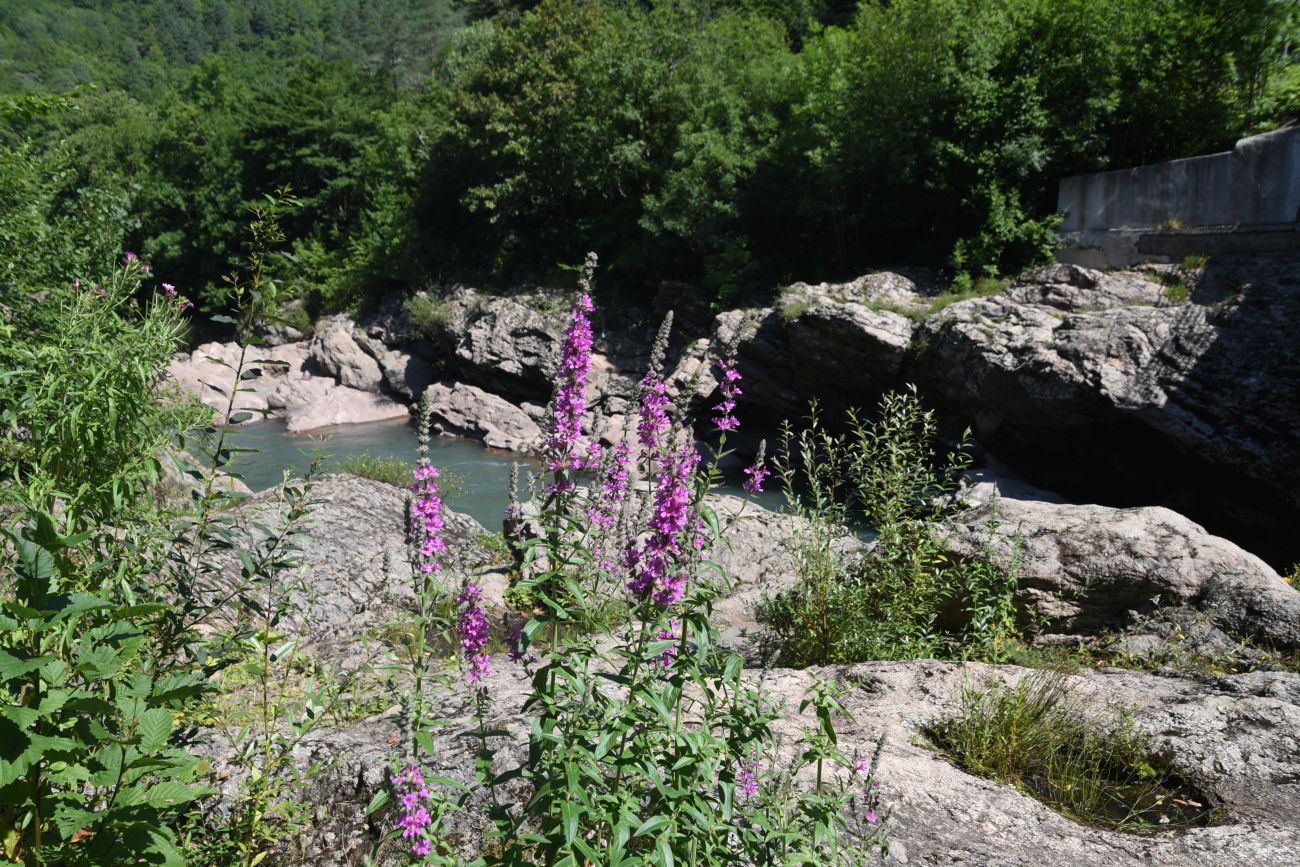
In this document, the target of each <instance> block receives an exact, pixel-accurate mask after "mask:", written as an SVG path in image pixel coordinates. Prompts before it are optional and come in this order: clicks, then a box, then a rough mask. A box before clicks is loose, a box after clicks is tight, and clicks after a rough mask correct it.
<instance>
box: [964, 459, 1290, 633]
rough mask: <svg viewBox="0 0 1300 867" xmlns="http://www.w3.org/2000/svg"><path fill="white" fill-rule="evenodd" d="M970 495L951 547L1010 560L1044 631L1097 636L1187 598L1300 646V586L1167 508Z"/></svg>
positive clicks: (1216, 615) (1222, 619) (1226, 620)
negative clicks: (1298, 588) (989, 552)
mask: <svg viewBox="0 0 1300 867" xmlns="http://www.w3.org/2000/svg"><path fill="white" fill-rule="evenodd" d="M971 497H972V499H973V500H975V504H974V505H973V506H972V507H971V508H969V509H967V510H966V511H965V512H963V513H962V514H961V516H960V517H959V519H958V520H959V521H960V523H959V524H958V527H957V530H956V531H955V532H953V533H952V534H951V535H950V536H949V537H948V538H947V545H948V546H949V547H950V548H951V549H952V550H953V551H954V552H956V553H958V554H960V555H962V556H966V557H976V556H980V555H981V554H982V553H983V552H985V551H986V550H991V551H992V552H993V553H994V555H995V556H996V557H997V558H998V559H999V560H1001V561H1003V562H1007V563H1010V562H1013V561H1014V562H1015V563H1016V564H1017V568H1018V570H1019V576H1020V587H1019V590H1018V592H1017V599H1018V602H1019V603H1020V605H1021V606H1022V607H1023V608H1025V609H1028V610H1032V611H1034V612H1037V615H1038V616H1039V617H1041V618H1044V619H1045V621H1046V624H1045V626H1044V636H1047V637H1051V636H1054V635H1093V634H1096V633H1098V632H1100V631H1103V630H1106V629H1113V628H1117V627H1121V626H1124V625H1126V624H1127V623H1128V622H1129V621H1130V620H1131V618H1132V616H1133V615H1134V614H1135V613H1141V612H1150V611H1151V610H1152V609H1153V608H1155V607H1157V606H1173V607H1179V606H1187V607H1191V608H1194V609H1196V610H1199V611H1202V612H1205V613H1206V614H1207V615H1208V617H1209V619H1210V620H1211V622H1212V623H1213V624H1214V625H1215V626H1217V627H1219V628H1220V629H1222V630H1224V631H1226V632H1229V633H1235V634H1238V635H1242V636H1249V637H1252V638H1254V639H1257V640H1260V641H1262V642H1265V643H1267V644H1269V645H1272V646H1275V647H1278V648H1297V647H1300V591H1297V590H1296V589H1294V588H1292V587H1290V586H1289V585H1288V584H1287V583H1286V582H1285V581H1283V580H1282V579H1281V578H1280V577H1279V576H1278V575H1277V573H1276V572H1274V571H1273V570H1272V569H1271V568H1270V567H1269V566H1268V564H1266V563H1265V562H1264V561H1263V560H1261V559H1259V558H1258V557H1256V556H1255V555H1253V554H1249V553H1247V552H1246V551H1243V550H1242V549H1241V548H1239V547H1237V546H1236V545H1234V544H1233V543H1231V542H1229V541H1228V540H1227V539H1222V538H1220V537H1218V536H1212V535H1210V534H1209V533H1207V532H1206V531H1205V530H1204V529H1203V528H1201V527H1200V526H1198V525H1197V524H1194V523H1192V522H1191V521H1189V520H1188V519H1187V518H1184V517H1183V516H1182V515H1179V514H1177V513H1175V512H1171V511H1170V510H1169V509H1165V508H1160V507H1142V508H1130V509H1112V508H1107V507H1105V506H1095V505H1068V504H1062V503H1050V502H1043V501H1038V500H1016V499H1010V498H1006V497H999V496H996V488H994V487H993V486H992V485H989V484H981V485H977V486H976V487H975V488H974V489H973V490H972V491H971Z"/></svg>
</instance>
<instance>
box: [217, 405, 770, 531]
mask: <svg viewBox="0 0 1300 867" xmlns="http://www.w3.org/2000/svg"><path fill="white" fill-rule="evenodd" d="M235 431H236V433H235V437H236V439H235V442H234V445H236V446H240V447H242V448H254V449H257V453H255V454H252V453H250V454H241V455H239V461H238V463H237V464H236V465H235V466H234V467H233V469H234V470H235V471H236V472H238V473H239V474H240V475H241V476H243V477H244V481H245V482H246V483H247V484H248V486H249V487H250V488H252V489H253V490H254V491H264V490H266V489H267V488H271V487H274V486H275V485H276V484H278V483H279V482H280V479H281V478H282V477H283V476H284V473H285V472H286V471H289V472H290V473H293V474H295V475H297V474H301V473H303V472H305V471H306V469H307V467H308V466H309V465H310V464H311V460H312V454H313V452H314V450H316V449H319V450H320V451H321V454H322V455H324V456H325V470H326V471H327V472H328V471H329V470H331V469H332V468H334V467H335V466H337V464H338V461H339V459H341V458H344V457H346V456H348V455H363V454H369V455H374V456H376V457H396V458H401V459H402V460H404V461H406V462H407V463H414V462H415V445H416V443H415V426H414V425H412V424H411V423H410V422H408V421H406V420H404V419H396V420H393V421H377V422H368V423H366V424H348V425H338V426H337V427H332V428H324V429H322V430H320V431H316V432H314V433H312V434H291V433H289V432H288V431H287V430H285V427H284V423H283V422H279V421H274V420H271V421H264V422H257V423H255V424H251V425H248V426H246V427H239V428H236V429H235ZM429 459H430V460H431V461H433V463H434V464H435V465H436V466H437V467H438V469H439V470H441V471H443V472H446V473H450V474H451V475H453V476H455V477H457V478H459V479H460V480H462V481H461V484H460V485H459V489H458V490H456V491H455V494H454V496H449V497H448V499H447V505H448V506H449V507H450V508H452V509H455V510H456V511H458V512H464V513H465V514H468V515H470V516H471V517H473V518H474V519H476V520H477V521H478V522H479V523H481V524H482V525H483V526H485V527H487V528H488V529H489V530H498V529H500V527H501V518H502V515H503V513H504V512H505V509H506V505H507V504H508V503H509V501H510V497H509V493H508V490H509V486H510V465H511V464H513V463H518V464H520V478H521V481H526V480H527V476H528V472H529V470H537V469H539V468H540V467H541V464H540V462H538V461H537V460H536V459H535V458H530V457H527V456H525V455H520V454H516V453H515V452H505V451H500V450H497V449H489V448H486V447H484V445H483V444H482V443H480V442H478V441H477V440H467V439H457V438H453V437H434V438H433V439H432V440H430V442H429ZM734 481H735V484H731V485H727V486H725V487H724V488H723V489H722V490H724V491H726V492H727V493H732V494H740V493H742V491H741V490H740V487H739V481H740V480H739V479H736V480H734ZM773 481H774V480H773V479H768V482H769V483H772V482H773ZM758 500H759V502H760V503H761V504H762V505H763V506H766V507H767V508H769V509H779V508H780V507H781V505H782V503H784V502H785V500H784V498H783V497H782V496H781V495H780V494H777V493H775V492H771V491H769V492H768V493H765V494H761V495H760V496H759V497H758Z"/></svg>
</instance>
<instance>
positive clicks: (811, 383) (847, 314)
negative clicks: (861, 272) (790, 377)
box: [779, 271, 927, 408]
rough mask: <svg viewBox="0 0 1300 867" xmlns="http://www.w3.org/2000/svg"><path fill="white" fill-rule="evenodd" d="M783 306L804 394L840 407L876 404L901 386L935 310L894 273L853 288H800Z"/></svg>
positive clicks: (792, 288)
mask: <svg viewBox="0 0 1300 867" xmlns="http://www.w3.org/2000/svg"><path fill="white" fill-rule="evenodd" d="M780 303H781V306H780V308H779V309H780V311H781V313H782V315H783V317H784V319H785V328H786V339H787V340H788V342H789V346H790V354H791V361H792V364H793V369H794V377H795V379H794V385H795V388H796V390H797V391H799V392H801V393H803V394H816V395H818V396H819V397H821V398H822V399H823V401H824V402H827V403H828V404H830V405H831V406H833V407H837V408H845V407H847V406H854V405H860V404H862V403H864V402H870V403H874V402H875V398H874V396H875V395H878V394H880V393H882V392H884V391H886V390H888V389H889V388H891V387H893V386H894V385H896V384H897V383H898V382H899V380H900V378H901V375H902V372H903V364H904V362H905V360H906V357H907V350H908V345H909V344H910V342H911V340H912V331H913V329H914V328H915V326H916V319H917V318H918V317H919V315H920V314H921V313H923V312H924V311H925V309H926V307H927V302H926V301H925V299H924V298H922V297H921V295H920V294H919V291H918V289H917V286H916V284H915V283H913V282H912V281H911V280H909V279H908V278H906V277H904V276H902V275H900V274H895V273H892V272H888V271H884V272H880V273H876V274H869V275H867V276H864V277H859V278H858V279H857V280H854V281H852V282H849V283H839V284H831V283H821V284H817V285H809V284H807V283H796V284H794V285H792V286H790V287H789V288H788V289H786V291H785V293H784V294H783V295H782V296H781V302H780ZM864 396H871V397H870V398H868V400H867V401H864V400H863V397H864ZM845 398H848V400H845Z"/></svg>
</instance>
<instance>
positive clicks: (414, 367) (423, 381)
mask: <svg viewBox="0 0 1300 867" xmlns="http://www.w3.org/2000/svg"><path fill="white" fill-rule="evenodd" d="M379 367H380V368H381V369H382V370H383V372H384V382H385V383H386V384H387V385H388V388H389V390H390V391H392V392H394V393H395V394H400V395H401V396H402V397H404V398H406V399H407V400H410V401H414V400H417V399H419V397H420V395H422V394H424V390H425V389H426V388H428V387H429V384H430V383H432V382H433V380H434V370H433V365H432V364H430V363H429V362H427V361H425V360H424V359H423V358H421V357H420V356H418V355H413V354H411V353H409V352H405V351H403V350H401V349H386V350H384V351H383V352H382V353H381V354H380V355H379Z"/></svg>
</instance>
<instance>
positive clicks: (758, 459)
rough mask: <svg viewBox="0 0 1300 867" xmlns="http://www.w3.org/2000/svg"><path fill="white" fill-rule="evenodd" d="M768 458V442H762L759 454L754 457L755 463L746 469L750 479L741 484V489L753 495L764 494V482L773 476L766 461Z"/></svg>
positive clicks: (759, 445) (759, 446)
mask: <svg viewBox="0 0 1300 867" xmlns="http://www.w3.org/2000/svg"><path fill="white" fill-rule="evenodd" d="M766 457H767V440H762V441H761V442H759V444H758V454H757V455H755V456H754V463H753V464H751V465H750V466H748V467H745V475H747V476H749V478H747V479H745V481H744V482H743V483H741V487H742V488H744V489H745V491H746V492H748V493H751V494H761V493H763V480H764V479H766V478H767V477H768V476H770V475H772V472H771V470H769V469H768V468H767V464H766V463H764V459H765V458H766Z"/></svg>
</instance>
